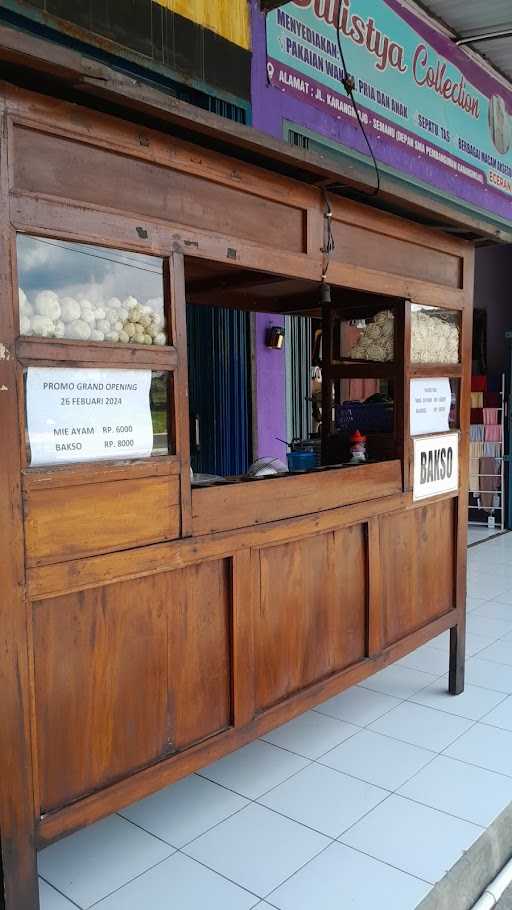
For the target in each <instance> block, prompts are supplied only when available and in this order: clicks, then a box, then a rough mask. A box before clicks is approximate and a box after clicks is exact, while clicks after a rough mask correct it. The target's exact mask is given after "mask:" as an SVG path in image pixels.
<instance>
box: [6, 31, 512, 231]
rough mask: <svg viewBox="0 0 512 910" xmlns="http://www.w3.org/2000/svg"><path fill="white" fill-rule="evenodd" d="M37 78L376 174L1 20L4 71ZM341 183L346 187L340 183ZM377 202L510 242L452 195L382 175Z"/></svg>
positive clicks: (233, 148) (199, 132)
mask: <svg viewBox="0 0 512 910" xmlns="http://www.w3.org/2000/svg"><path fill="white" fill-rule="evenodd" d="M27 78H28V80H29V81H30V80H32V82H33V86H32V87H33V88H34V89H35V90H36V91H45V90H46V91H49V92H51V93H52V94H54V95H55V96H59V95H61V96H63V95H66V97H69V94H70V92H71V93H72V95H73V100H75V101H77V102H78V103H80V102H81V103H83V104H87V103H88V101H89V103H90V102H91V101H94V104H95V105H96V106H97V105H98V100H100V101H102V102H103V103H105V104H107V105H109V106H111V105H112V104H114V105H116V107H117V109H118V111H119V112H121V111H123V112H125V114H126V116H129V117H130V119H132V120H134V121H137V120H139V119H140V118H142V119H143V122H144V123H145V124H146V125H147V124H148V120H149V121H152V122H153V125H154V126H155V128H158V129H167V130H168V131H169V130H171V131H173V132H174V133H178V134H179V135H181V136H185V137H186V138H189V139H191V138H192V139H193V141H195V142H197V143H198V144H202V145H206V146H211V145H212V144H214V145H215V148H217V149H219V150H221V151H223V152H224V153H226V154H229V155H231V156H233V157H236V158H238V159H241V160H244V161H250V162H251V163H255V164H259V165H261V166H264V167H267V168H268V169H270V170H274V171H278V172H280V173H284V174H286V175H287V176H290V177H294V178H296V179H299V180H302V181H305V182H308V183H310V184H316V185H319V186H320V185H323V186H329V187H330V188H331V190H330V191H331V192H333V193H334V194H336V193H338V194H339V195H346V189H347V188H348V189H349V190H351V189H352V190H354V191H356V192H357V193H361V194H363V195H364V194H365V193H366V192H367V190H368V185H369V183H370V182H371V180H372V173H371V169H370V167H369V165H367V164H365V163H362V162H359V161H356V160H355V159H354V160H352V159H349V158H348V157H347V158H344V159H343V163H342V165H341V166H340V165H338V164H337V162H336V161H335V160H334V159H333V157H332V155H329V154H323V153H321V152H311V151H306V150H304V149H299V148H297V147H295V146H291V145H288V143H286V142H284V141H283V140H280V139H274V138H273V137H272V136H269V135H268V134H267V133H261V132H259V131H257V130H255V129H254V128H252V127H247V126H243V125H241V124H238V123H233V122H232V121H228V120H226V119H225V118H223V117H220V116H218V115H216V114H211V113H209V112H208V111H204V110H202V109H200V108H197V107H195V106H194V105H192V104H187V103H186V102H184V101H180V100H178V99H176V98H174V97H172V96H171V95H170V94H169V93H167V92H166V91H162V90H161V89H159V88H154V87H152V86H150V85H148V84H147V83H146V82H142V81H138V80H137V79H134V78H132V77H130V76H124V75H123V74H122V73H120V72H118V71H115V70H113V69H111V68H110V67H108V66H106V65H105V64H103V63H100V62H99V61H97V60H94V59H92V58H88V57H86V56H85V54H83V53H81V52H79V51H75V50H72V49H70V48H67V47H62V46H60V45H58V44H56V43H54V42H51V41H47V40H45V39H43V38H39V37H36V36H34V35H29V34H26V33H24V32H21V31H18V30H15V29H13V28H10V27H9V26H6V25H4V26H0V79H4V80H5V81H7V82H10V83H14V84H16V83H18V84H19V83H23V84H24V85H26V83H27ZM340 185H342V186H343V189H342V190H339V189H336V187H338V188H339V186H340ZM372 204H373V205H375V206H376V207H378V208H382V209H384V210H388V211H394V212H395V213H396V214H400V215H404V216H406V217H412V218H415V219H416V220H419V221H422V222H423V223H426V224H427V225H429V226H431V227H433V228H435V229H436V230H448V231H451V230H453V229H454V228H456V229H461V230H463V231H465V232H468V233H470V234H471V235H473V236H474V235H476V236H477V237H483V238H491V239H492V240H494V241H499V242H505V243H507V242H508V243H510V242H512V228H507V227H506V226H505V225H503V226H497V225H495V224H493V223H492V222H491V221H488V220H486V219H485V218H482V217H480V216H478V215H477V214H476V213H471V212H467V211H464V210H460V211H459V210H456V209H454V207H453V206H452V205H450V204H449V203H448V202H445V201H444V200H442V199H440V198H436V197H435V196H434V195H432V194H430V195H429V196H426V195H424V194H421V193H419V192H418V191H417V190H416V188H415V187H414V186H412V185H409V184H407V183H406V182H404V181H402V180H400V179H398V178H395V177H393V176H390V175H388V174H386V173H382V175H381V192H380V194H379V198H378V200H372Z"/></svg>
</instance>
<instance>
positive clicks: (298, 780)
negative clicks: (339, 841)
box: [259, 763, 389, 838]
mask: <svg viewBox="0 0 512 910" xmlns="http://www.w3.org/2000/svg"><path fill="white" fill-rule="evenodd" d="M387 796H389V793H388V791H387V790H381V789H380V788H379V787H373V786H372V785H371V784H368V783H365V782H363V781H361V780H355V779H354V778H353V777H349V776H348V775H347V774H340V773H339V772H338V771H333V770H332V769H331V768H326V767H324V766H323V765H318V764H316V763H315V764H313V765H310V766H309V767H308V768H304V770H303V771H300V772H299V774H296V775H295V777H292V778H290V780H287V781H285V783H284V784H280V786H279V787H276V788H275V790H271V791H270V793H266V794H265V796H262V797H261V799H260V800H259V802H260V803H263V805H264V806H268V808H269V809H274V810H275V811H276V812H280V813H281V814H282V815H286V816H287V817H288V818H292V819H294V821H296V822H300V823H301V824H303V825H308V827H310V828H314V829H315V830H316V831H320V832H321V834H326V835H327V836H328V837H333V838H334V837H339V836H340V834H342V833H343V831H346V829H347V828H349V827H350V826H351V825H353V824H354V823H355V822H356V821H359V819H360V818H362V817H363V815H365V814H366V812H369V811H370V809H373V808H374V807H375V806H377V805H378V803H380V802H382V800H383V799H386V797H387Z"/></svg>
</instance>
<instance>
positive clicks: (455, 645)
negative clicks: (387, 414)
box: [448, 250, 475, 695]
mask: <svg viewBox="0 0 512 910" xmlns="http://www.w3.org/2000/svg"><path fill="white" fill-rule="evenodd" d="M474 268H475V254H474V251H473V250H467V251H466V253H465V255H464V289H465V298H466V300H465V303H466V306H465V307H464V310H463V311H462V316H461V320H462V323H461V341H460V357H461V361H462V377H461V381H460V390H459V394H460V400H459V420H460V443H459V472H460V473H459V477H460V482H459V499H458V508H457V524H456V528H455V533H456V535H457V546H456V550H455V559H456V565H455V605H456V608H457V616H458V621H457V625H456V626H454V627H453V628H452V629H450V668H449V686H448V687H449V691H450V693H451V695H460V693H461V692H463V691H464V668H465V660H466V572H467V548H468V541H467V537H468V489H469V425H470V416H471V350H472V344H473V307H472V305H471V304H472V299H473V283H474Z"/></svg>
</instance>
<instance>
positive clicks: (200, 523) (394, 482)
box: [192, 461, 402, 534]
mask: <svg viewBox="0 0 512 910" xmlns="http://www.w3.org/2000/svg"><path fill="white" fill-rule="evenodd" d="M401 489H402V474H401V468H400V462H399V461H385V462H381V463H379V464H372V465H359V466H358V467H355V468H341V469H339V470H332V471H322V472H314V473H311V474H304V475H299V474H297V475H295V476H293V477H276V478H267V479H265V480H258V481H251V482H246V483H241V484H237V485H230V486H218V487H208V488H207V489H197V490H192V527H193V533H194V534H209V533H211V532H212V531H227V530H232V529H235V528H244V527H249V526H251V525H255V524H262V523H263V522H267V521H277V520H279V519H281V518H293V517H294V516H297V515H307V514H308V513H313V512H321V511H323V510H325V509H335V508H336V507H337V506H345V505H350V504H351V503H355V502H364V501H365V500H369V499H377V498H378V497H380V496H391V495H392V494H393V493H398V492H400V490H401Z"/></svg>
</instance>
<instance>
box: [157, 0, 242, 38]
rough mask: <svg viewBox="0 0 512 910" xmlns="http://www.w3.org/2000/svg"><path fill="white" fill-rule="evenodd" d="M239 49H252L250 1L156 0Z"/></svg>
mask: <svg viewBox="0 0 512 910" xmlns="http://www.w3.org/2000/svg"><path fill="white" fill-rule="evenodd" d="M154 2H155V3H159V4H160V6H165V7H167V9H170V10H172V11H173V12H175V13H178V14H179V15H180V16H184V17H185V18H186V19H192V21H193V22H197V24H198V25H202V26H204V28H209V29H210V30H211V31H212V32H217V34H218V35H222V37H223V38H226V39H227V40H228V41H232V42H233V44H238V45H239V47H245V48H249V47H250V29H249V0H154Z"/></svg>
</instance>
